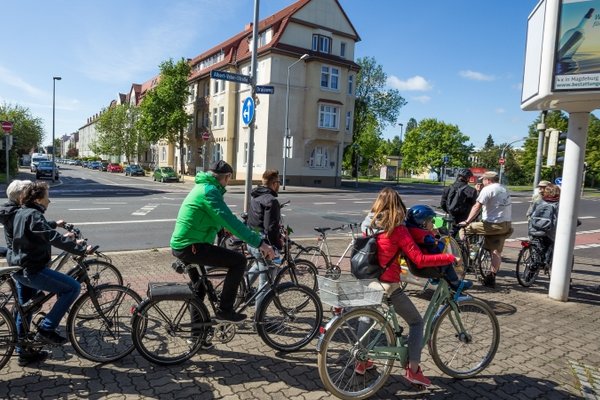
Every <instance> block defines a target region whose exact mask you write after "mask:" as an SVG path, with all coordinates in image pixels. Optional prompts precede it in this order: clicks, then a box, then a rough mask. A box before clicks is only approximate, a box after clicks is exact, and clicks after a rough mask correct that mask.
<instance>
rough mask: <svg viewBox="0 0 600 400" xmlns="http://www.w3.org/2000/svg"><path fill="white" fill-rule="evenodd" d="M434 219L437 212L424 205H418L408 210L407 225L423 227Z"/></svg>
mask: <svg viewBox="0 0 600 400" xmlns="http://www.w3.org/2000/svg"><path fill="white" fill-rule="evenodd" d="M433 217H435V211H433V208H431V207H429V206H427V205H424V204H417V205H416V206H412V207H411V208H410V209H409V210H408V212H407V215H406V223H407V224H408V225H412V226H418V227H423V226H424V225H425V222H426V221H427V220H429V219H432V218H433Z"/></svg>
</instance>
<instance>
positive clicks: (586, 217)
mask: <svg viewBox="0 0 600 400" xmlns="http://www.w3.org/2000/svg"><path fill="white" fill-rule="evenodd" d="M594 218H596V217H594V216H593V215H586V216H583V217H579V219H594Z"/></svg>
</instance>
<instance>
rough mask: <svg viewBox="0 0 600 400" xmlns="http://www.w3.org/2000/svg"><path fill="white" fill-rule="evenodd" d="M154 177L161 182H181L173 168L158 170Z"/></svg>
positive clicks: (159, 168)
mask: <svg viewBox="0 0 600 400" xmlns="http://www.w3.org/2000/svg"><path fill="white" fill-rule="evenodd" d="M152 177H153V178H154V180H155V181H159V182H179V177H178V176H177V174H176V173H175V170H174V169H173V168H171V167H158V168H156V169H155V170H154V174H153V175H152Z"/></svg>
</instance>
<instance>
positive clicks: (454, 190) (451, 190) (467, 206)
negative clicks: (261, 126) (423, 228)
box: [440, 168, 477, 236]
mask: <svg viewBox="0 0 600 400" xmlns="http://www.w3.org/2000/svg"><path fill="white" fill-rule="evenodd" d="M472 176H473V173H472V172H471V170H470V169H468V168H462V169H460V170H458V174H457V177H456V181H455V182H454V183H453V184H452V185H450V186H448V187H446V188H445V189H444V192H443V193H442V200H441V202H440V207H441V208H442V210H444V211H445V212H447V213H448V215H450V217H452V219H453V220H454V223H455V224H457V223H459V222H461V221H464V220H465V219H466V218H467V217H468V216H469V212H470V211H471V208H472V207H473V205H474V204H475V201H476V200H477V190H476V189H475V188H473V187H471V186H469V178H471V177H472ZM463 187H464V189H463V190H462V191H461V192H459V190H460V189H461V188H463ZM458 193H460V194H458ZM456 195H459V197H460V201H458V204H459V205H458V206H455V207H454V209H451V206H452V205H453V203H454V202H453V201H452V198H453V197H454V196H456ZM451 234H452V235H453V236H454V234H456V231H454V232H451Z"/></svg>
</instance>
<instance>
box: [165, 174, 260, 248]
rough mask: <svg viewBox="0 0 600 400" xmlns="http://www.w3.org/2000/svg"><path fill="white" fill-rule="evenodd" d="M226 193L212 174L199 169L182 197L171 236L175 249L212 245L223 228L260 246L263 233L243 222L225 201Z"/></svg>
mask: <svg viewBox="0 0 600 400" xmlns="http://www.w3.org/2000/svg"><path fill="white" fill-rule="evenodd" d="M225 192H226V190H225V188H224V187H223V186H222V185H221V184H220V183H219V181H217V179H216V178H215V177H214V176H212V175H211V174H208V173H205V172H199V173H198V174H197V175H196V185H195V186H194V188H193V189H192V190H191V191H190V193H189V194H188V195H187V197H186V198H185V200H183V203H182V204H181V208H180V209H179V213H178V214H177V220H176V221H175V229H174V231H173V235H171V248H172V249H175V250H183V249H184V248H185V247H187V246H190V245H192V244H194V243H209V244H213V243H214V241H215V237H216V236H217V232H218V231H219V230H220V229H221V228H223V227H224V228H226V229H227V230H228V231H230V232H231V233H233V234H234V235H235V236H237V237H238V238H240V239H242V240H243V241H244V242H246V243H248V244H249V245H250V246H252V247H259V246H260V243H261V238H260V235H259V234H258V233H256V232H254V231H252V230H251V229H250V228H248V227H247V226H246V225H244V224H243V223H242V221H240V220H239V219H238V218H237V217H236V216H235V215H233V213H232V212H231V210H230V209H229V207H227V204H225V201H224V200H223V195H224V194H225Z"/></svg>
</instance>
